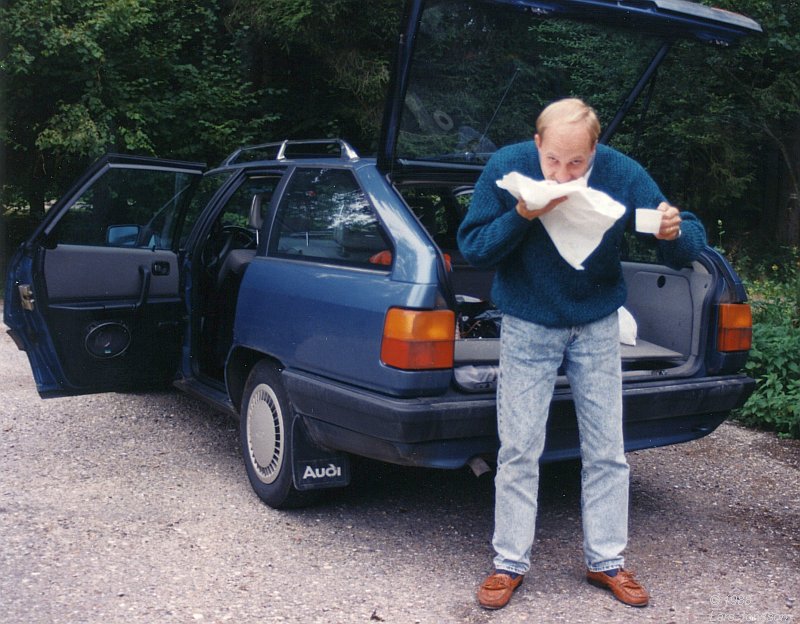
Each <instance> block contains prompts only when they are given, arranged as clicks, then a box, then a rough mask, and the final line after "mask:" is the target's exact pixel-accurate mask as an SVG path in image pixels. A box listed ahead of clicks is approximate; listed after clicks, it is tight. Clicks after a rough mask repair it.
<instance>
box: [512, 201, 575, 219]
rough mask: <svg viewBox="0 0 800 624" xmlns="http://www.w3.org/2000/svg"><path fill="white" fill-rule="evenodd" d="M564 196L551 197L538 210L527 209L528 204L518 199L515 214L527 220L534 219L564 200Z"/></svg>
mask: <svg viewBox="0 0 800 624" xmlns="http://www.w3.org/2000/svg"><path fill="white" fill-rule="evenodd" d="M566 200H567V198H566V196H564V197H556V198H555V199H551V200H550V203H548V204H547V205H546V206H545V207H544V208H540V209H539V210H528V205H527V204H526V203H525V202H524V201H523V200H521V199H520V200H519V201H518V202H517V214H519V216H521V217H523V218H525V219H527V220H528V221H533V220H534V219H538V218H539V217H541V216H542V215H543V214H547V213H548V212H550V211H551V210H552V209H553V208H555V207H556V206H558V205H559V204H560V203H561V202H563V201H566Z"/></svg>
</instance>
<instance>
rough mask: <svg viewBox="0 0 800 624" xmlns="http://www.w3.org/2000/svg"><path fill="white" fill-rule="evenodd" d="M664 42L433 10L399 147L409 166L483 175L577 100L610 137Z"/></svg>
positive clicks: (428, 12)
mask: <svg viewBox="0 0 800 624" xmlns="http://www.w3.org/2000/svg"><path fill="white" fill-rule="evenodd" d="M662 44H663V41H661V40H659V39H658V38H657V37H654V36H653V35H652V34H651V33H645V32H641V31H633V32H632V31H631V30H622V29H617V28H616V27H614V26H613V25H610V24H609V23H597V22H596V21H594V22H589V21H586V22H584V21H574V20H570V19H565V18H563V17H554V16H547V15H544V14H540V13H539V12H538V11H537V10H535V9H534V10H531V9H529V8H528V9H523V8H519V7H516V6H513V5H506V4H502V5H498V4H492V3H489V2H481V1H479V0H472V1H467V2H465V1H463V0H436V1H432V2H430V3H428V4H427V6H426V9H425V11H424V13H423V17H422V22H421V24H420V29H419V31H418V35H417V40H416V43H415V49H414V63H413V66H412V68H411V73H410V77H409V83H408V85H409V86H408V91H407V94H406V100H405V107H404V110H403V117H402V119H401V122H400V132H399V136H398V143H397V152H396V153H397V156H398V157H399V158H400V159H403V160H405V161H438V162H449V163H464V164H475V165H480V164H483V163H485V162H486V160H488V158H489V156H490V155H491V154H492V153H493V152H494V151H495V150H497V149H498V148H499V147H501V146H503V145H507V144H509V143H514V142H517V141H522V140H530V139H531V138H532V137H533V135H534V133H535V121H536V116H537V115H538V113H539V111H540V110H541V109H542V108H544V106H545V105H547V104H548V103H549V102H551V101H553V100H555V99H558V98H561V97H567V96H575V97H581V98H583V99H584V100H586V101H587V102H588V103H589V104H591V105H592V106H593V107H594V108H595V109H596V110H597V112H598V115H599V117H600V122H601V124H602V125H603V126H604V127H605V126H606V125H607V124H608V123H609V122H610V121H611V120H612V119H613V117H614V115H615V113H616V112H617V110H618V109H619V108H620V106H621V105H622V104H623V102H624V101H625V99H626V97H627V96H628V94H629V93H630V92H631V90H632V88H633V87H634V85H635V84H636V82H637V80H638V79H639V77H640V75H641V74H642V72H643V71H644V69H645V68H646V67H647V65H648V64H649V62H650V60H651V59H652V58H653V57H654V55H655V54H656V52H657V50H658V49H659V48H660V47H661V45H662Z"/></svg>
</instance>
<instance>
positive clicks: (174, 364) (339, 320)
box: [4, 0, 760, 508]
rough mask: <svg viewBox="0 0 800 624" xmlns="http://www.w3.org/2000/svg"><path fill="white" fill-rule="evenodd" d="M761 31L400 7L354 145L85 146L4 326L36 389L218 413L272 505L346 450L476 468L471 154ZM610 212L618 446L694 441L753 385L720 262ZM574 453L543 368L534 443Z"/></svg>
mask: <svg viewBox="0 0 800 624" xmlns="http://www.w3.org/2000/svg"><path fill="white" fill-rule="evenodd" d="M759 31H760V27H759V25H758V24H757V23H755V22H753V21H752V20H750V19H748V18H745V17H743V16H740V15H737V14H734V13H730V12H724V11H719V10H715V9H711V8H708V7H705V6H702V5H699V4H696V3H694V2H686V1H683V0H635V1H634V0H631V1H623V2H618V1H616V0H614V1H612V0H513V1H512V0H493V1H482V0H466V1H454V0H427V1H426V0H411V1H410V2H409V3H408V6H407V7H406V13H405V28H404V32H403V33H402V36H400V37H399V39H398V47H397V52H396V54H397V56H396V63H395V73H394V75H393V83H392V85H391V89H390V92H389V97H388V103H387V106H386V111H385V115H384V123H383V130H382V134H381V137H380V142H379V146H378V153H377V156H376V157H363V156H361V155H359V154H358V153H356V151H355V150H354V149H353V148H352V147H351V146H350V145H349V144H348V143H346V142H345V141H342V140H338V139H334V140H328V139H325V140H302V141H301V140H286V141H280V142H275V143H266V144H264V145H258V146H252V147H245V148H242V149H240V150H238V151H236V152H235V153H233V154H231V155H230V156H229V157H228V158H226V159H225V160H224V162H222V163H221V164H220V165H219V166H217V167H215V168H211V169H207V168H206V167H205V166H204V165H202V164H198V163H191V162H179V161H171V160H159V159H151V158H144V157H136V156H124V155H107V156H105V157H103V158H102V159H100V160H99V161H98V162H96V163H95V164H94V165H93V166H92V167H91V168H90V169H89V170H88V171H87V172H86V173H85V174H84V175H83V177H82V178H81V179H79V180H78V181H77V182H76V183H75V185H74V187H73V188H72V189H71V190H70V191H69V192H68V193H66V194H65V195H64V197H63V198H62V199H61V200H60V201H59V202H58V203H57V204H55V205H54V206H53V207H52V208H51V209H50V210H49V211H48V214H47V217H46V219H45V220H44V222H43V223H42V224H41V225H40V226H39V227H38V229H37V230H36V231H35V232H34V233H33V234H32V236H31V237H30V239H29V240H27V241H26V242H25V243H24V244H23V245H22V246H21V247H20V249H19V250H18V251H17V253H16V255H15V257H14V258H13V260H12V263H11V265H10V272H9V275H8V279H7V284H6V293H5V302H6V304H5V312H4V315H5V318H4V320H5V323H6V325H7V326H8V328H9V333H10V334H11V336H12V337H13V338H14V340H15V341H16V343H17V345H18V346H19V347H20V348H21V349H23V350H25V352H26V353H27V355H28V358H29V360H30V364H31V368H32V371H33V376H34V379H35V382H36V386H37V389H38V391H39V393H40V395H41V396H42V397H53V396H63V395H75V394H84V393H93V392H103V391H126V390H128V391H130V390H138V389H143V388H155V387H163V386H164V385H165V384H169V383H172V384H174V385H175V386H177V387H178V388H180V389H181V390H184V391H186V392H189V393H191V394H192V395H194V396H197V397H200V398H202V399H203V400H205V401H208V402H210V403H211V404H212V405H214V406H216V407H217V408H219V409H221V410H224V411H226V412H229V413H230V414H232V415H233V416H234V417H236V418H238V419H239V422H240V439H241V447H242V454H243V458H244V464H245V467H246V471H247V475H248V477H249V480H250V482H251V484H252V486H253V488H254V490H255V491H256V493H257V494H258V496H259V497H261V499H262V500H263V501H265V502H266V503H267V504H269V505H271V506H273V507H276V508H281V507H289V506H295V505H300V504H303V503H305V502H307V501H308V500H309V498H310V497H312V496H313V494H314V492H315V491H316V490H318V489H321V488H330V487H340V486H344V485H347V484H348V482H349V479H350V462H349V458H350V457H352V456H363V457H368V458H372V459H377V460H382V461H386V462H392V463H396V464H402V465H411V466H425V467H436V468H445V469H457V468H462V467H465V466H473V467H477V466H479V465H482V463H483V462H489V463H490V462H491V461H492V459H493V457H494V456H495V454H496V451H497V448H498V439H497V433H496V413H495V386H496V379H497V364H498V352H499V340H498V336H499V333H500V331H501V328H502V316H501V315H500V314H499V312H498V310H496V309H495V308H494V306H493V305H492V302H491V297H490V286H491V283H492V279H493V274H492V271H487V270H480V269H477V268H474V267H472V266H470V265H468V264H467V263H466V262H465V261H464V259H463V257H462V256H461V254H460V253H459V250H458V246H457V244H456V231H457V229H458V226H459V223H460V222H461V220H462V218H463V216H464V215H465V213H466V211H467V210H468V209H469V203H470V196H471V193H472V188H473V186H474V184H475V182H476V180H477V178H478V176H479V175H480V173H481V171H482V168H483V165H484V164H485V163H486V161H487V159H488V158H489V157H490V156H491V154H492V153H493V152H494V151H495V150H496V149H497V148H498V147H499V146H502V145H505V144H508V143H511V142H516V141H520V140H526V139H530V138H531V137H532V136H533V134H534V128H533V124H534V122H535V116H536V114H537V113H538V111H539V110H540V109H541V108H542V107H543V106H544V105H545V104H546V103H547V102H549V101H551V100H553V99H556V98H558V97H562V96H565V95H576V96H579V97H583V98H584V99H585V100H587V101H589V102H590V103H591V104H593V105H594V106H595V108H597V109H598V111H599V112H600V114H601V118H602V122H603V126H604V134H603V137H602V139H601V141H602V142H604V143H605V142H610V141H611V140H612V137H613V136H615V134H618V133H623V134H624V132H625V131H626V130H625V128H626V126H625V124H626V123H628V122H627V119H628V117H630V116H628V115H627V113H628V112H629V111H630V110H631V109H632V108H633V107H634V106H639V114H637V115H636V118H637V119H639V120H641V119H643V118H645V115H644V114H643V113H642V110H641V109H642V108H645V110H646V105H647V101H648V100H649V99H650V98H651V97H652V88H651V85H652V83H653V80H654V77H655V74H656V70H657V68H658V67H659V66H660V65H661V63H662V61H663V60H664V58H665V57H667V56H668V52H669V50H670V48H671V47H672V46H673V45H684V43H682V42H684V41H690V42H693V44H694V45H696V48H697V53H698V54H702V53H703V50H705V49H706V47H705V46H711V45H722V46H726V45H730V44H735V43H736V42H737V41H738V40H739V39H740V38H741V37H742V36H745V35H748V34H750V33H757V32H759ZM609 59H612V60H609ZM587 90H590V91H587ZM642 94H644V96H645V97H642V98H640V97H639V96H640V95H642ZM639 100H643V103H642V102H639ZM637 102H639V103H638V104H637ZM657 122H658V120H657V119H652V118H651V119H649V120H648V121H647V123H657ZM590 183H591V181H590ZM628 208H629V213H630V212H631V210H632V208H633V207H628ZM626 218H627V217H626ZM629 229H630V230H631V232H630V244H629V245H628V247H629V249H628V250H627V251H626V254H625V261H624V263H623V271H624V274H625V279H626V284H627V288H628V299H627V302H626V304H625V307H626V309H627V310H629V311H630V312H631V314H632V315H633V317H634V318H635V320H636V322H637V325H638V338H637V340H636V343H635V344H633V345H623V349H622V353H623V355H622V363H621V364H622V367H623V371H624V406H625V407H624V410H625V411H624V431H625V439H626V447H627V449H628V450H633V449H642V448H647V447H654V446H660V445H667V444H673V443H678V442H684V441H688V440H692V439H696V438H699V437H701V436H704V435H706V434H708V433H710V432H712V431H713V430H714V429H715V428H716V427H717V426H718V425H719V424H720V423H721V422H722V421H723V420H725V418H726V417H727V416H728V414H729V412H730V411H731V410H732V409H735V408H737V407H739V406H741V405H742V404H743V403H744V401H745V400H746V399H747V397H748V395H749V394H750V393H751V392H752V390H753V385H754V382H753V380H752V379H750V378H748V377H747V376H745V375H744V374H743V373H742V372H741V370H742V368H743V365H744V363H745V361H746V358H747V354H748V350H749V348H750V335H751V320H750V308H749V306H748V305H747V303H746V302H747V296H746V293H745V290H744V287H743V285H742V283H741V281H740V279H739V278H738V276H737V274H736V273H735V271H734V270H733V269H732V267H731V266H730V264H729V263H728V262H727V261H726V260H725V259H724V258H723V257H722V256H721V255H720V254H719V253H718V252H717V251H716V250H714V249H712V248H708V249H706V250H705V251H704V252H703V254H702V256H701V257H700V258H699V259H698V260H697V261H695V262H693V263H692V264H690V265H687V266H683V267H680V268H677V269H676V268H668V267H666V266H664V265H663V264H661V263H660V262H659V261H658V257H657V255H656V254H655V253H654V251H653V248H652V247H650V246H649V243H650V242H652V241H648V240H647V237H646V236H641V235H636V234H635V233H634V231H633V227H632V225H631V227H630V228H629ZM651 238H652V237H651ZM579 455H580V452H579V446H578V435H577V426H576V422H575V414H574V406H573V403H572V398H571V394H570V388H569V384H568V383H567V381H566V378H564V377H559V380H558V384H557V388H556V391H555V395H554V398H553V402H552V405H551V414H550V420H549V425H548V438H547V447H546V451H545V456H544V460H545V461H555V460H563V459H571V458H577V457H579Z"/></svg>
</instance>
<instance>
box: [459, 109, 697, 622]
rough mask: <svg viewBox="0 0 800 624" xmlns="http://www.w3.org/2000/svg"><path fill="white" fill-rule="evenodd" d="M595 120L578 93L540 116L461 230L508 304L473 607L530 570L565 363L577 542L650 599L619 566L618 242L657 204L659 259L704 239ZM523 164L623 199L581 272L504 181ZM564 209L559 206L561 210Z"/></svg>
mask: <svg viewBox="0 0 800 624" xmlns="http://www.w3.org/2000/svg"><path fill="white" fill-rule="evenodd" d="M599 135H600V123H599V121H598V119H597V115H596V114H595V112H594V110H593V109H592V108H590V107H589V106H587V105H586V104H585V103H584V102H582V101H581V100H578V99H572V98H571V99H565V100H560V101H558V102H555V103H553V104H551V105H550V106H548V107H547V108H546V109H545V110H544V111H542V113H541V115H540V116H539V118H538V120H537V123H536V135H535V137H534V141H527V142H524V143H519V144H515V145H510V146H507V147H504V148H502V149H500V150H499V151H497V152H496V153H495V154H494V156H493V157H492V158H491V159H490V160H489V162H488V163H487V165H486V168H485V169H484V171H483V174H482V175H481V177H480V179H479V180H478V183H477V184H476V186H475V192H474V195H473V198H472V204H471V206H470V209H469V212H468V214H467V216H466V218H465V219H464V222H463V223H462V225H461V228H460V230H459V236H458V240H459V246H460V249H461V252H462V253H463V255H464V256H465V258H466V259H467V260H468V261H469V262H470V263H471V264H473V265H475V266H478V267H484V268H489V267H494V268H496V275H495V281H494V284H493V287H492V299H493V300H494V303H495V304H496V305H497V306H498V307H499V308H500V309H501V310H502V312H503V314H504V316H503V330H502V335H501V347H500V379H499V384H498V389H497V426H498V433H499V436H500V451H499V454H498V465H497V475H496V477H495V488H496V500H495V529H494V537H493V541H492V543H493V546H494V550H495V553H496V556H495V558H494V568H495V571H494V573H493V574H491V575H490V576H489V577H488V578H487V579H486V580H485V581H484V582H483V583H482V584H481V586H480V588H479V590H478V601H479V603H480V604H481V606H483V607H485V608H489V609H499V608H501V607H504V606H505V605H506V604H507V603H508V601H509V600H510V599H511V595H512V593H513V592H514V590H515V589H516V588H517V587H518V586H519V585H520V583H521V582H522V579H523V576H524V575H525V574H526V573H528V571H529V568H530V554H531V548H532V545H533V540H534V532H535V525H536V512H537V493H538V486H539V458H540V456H541V454H542V451H543V449H544V444H545V425H546V422H547V415H548V407H549V404H550V400H551V398H552V395H553V390H554V387H555V383H556V375H557V371H558V369H559V367H561V366H562V365H563V367H564V371H565V373H566V375H567V378H568V380H569V383H570V386H571V389H572V394H573V397H574V401H575V408H576V412H577V418H578V426H579V431H580V440H581V457H582V461H583V472H582V495H581V507H582V517H583V536H584V542H583V548H584V555H585V560H586V566H587V580H588V581H589V583H591V584H593V585H596V586H598V587H602V588H605V589H609V590H611V591H612V592H613V594H614V596H616V597H617V598H618V599H619V600H621V601H622V602H624V603H625V604H628V605H633V606H638V607H644V606H646V605H647V604H648V601H649V595H648V593H647V591H646V590H645V589H644V587H642V586H641V585H640V584H639V583H638V582H637V581H636V580H635V579H634V578H633V575H632V574H631V573H630V572H629V571H627V570H625V569H624V559H623V555H622V553H623V551H624V549H625V546H626V543H627V536H628V463H627V461H626V459H625V453H624V445H623V436H622V372H621V365H620V348H619V325H618V319H617V310H618V308H619V307H620V306H621V305H622V304H623V303H624V302H625V298H626V289H625V283H624V280H623V276H622V269H621V264H620V262H621V261H620V256H619V250H620V247H621V245H622V238H623V233H624V231H625V229H626V227H628V226H629V224H630V222H631V219H632V214H633V213H634V210H635V208H642V207H649V208H655V207H657V208H658V209H659V210H661V211H662V212H663V216H662V220H661V228H660V230H659V231H658V233H657V234H656V235H655V237H656V238H657V239H659V242H658V247H659V253H660V254H661V257H662V259H663V261H664V262H666V263H667V264H669V265H671V266H680V265H682V264H684V263H686V262H688V261H690V260H692V259H694V258H696V257H697V255H698V254H699V253H700V251H701V250H702V249H703V247H704V246H705V244H706V237H705V231H704V229H703V226H702V224H701V223H700V222H699V220H698V219H697V218H696V217H695V216H694V215H692V214H690V213H688V212H681V211H679V210H678V209H677V208H675V207H673V206H670V205H669V204H668V203H667V202H666V201H665V197H664V195H663V194H662V193H661V191H660V190H659V188H658V186H657V185H656V183H655V182H654V181H653V180H652V178H651V177H650V176H649V175H648V174H647V172H646V171H645V170H644V169H643V168H642V167H641V166H640V165H639V164H637V163H636V162H635V161H633V160H632V159H630V158H628V157H627V156H625V155H623V154H621V153H620V152H617V151H615V150H613V149H611V148H609V147H606V146H604V145H598V142H597V141H598V138H599ZM511 171H517V172H519V173H522V174H523V175H526V176H528V177H530V178H533V179H535V180H543V179H545V180H551V181H554V182H558V183H564V182H569V181H572V180H576V179H580V178H585V179H586V180H587V182H588V185H589V186H590V187H591V188H594V189H597V190H600V191H603V192H604V193H606V194H608V195H609V196H610V197H611V198H613V199H614V200H616V201H617V202H619V203H620V204H622V205H623V206H625V214H624V215H623V216H622V217H621V218H620V219H619V220H618V221H617V222H615V223H614V224H613V225H612V226H611V228H610V229H609V230H608V231H607V232H606V233H605V235H604V236H603V238H602V241H601V243H600V245H599V246H598V247H597V248H596V249H595V250H594V251H593V252H592V253H591V254H590V256H589V257H588V258H587V259H586V260H585V262H584V263H583V264H584V270H577V269H575V268H574V267H573V266H571V265H570V264H568V263H567V262H566V261H565V260H564V259H563V258H562V257H561V256H560V255H559V253H558V251H557V250H556V248H555V246H554V244H553V241H552V240H551V239H550V237H549V236H548V234H547V231H546V230H545V228H544V227H543V225H542V223H541V221H540V220H539V217H541V216H542V215H543V214H545V213H547V212H549V211H551V210H553V209H554V208H555V207H556V206H558V204H560V203H561V202H562V201H564V200H565V198H564V197H561V198H558V199H555V200H553V201H551V202H550V203H548V204H547V205H546V206H544V207H543V208H540V209H529V208H528V207H527V206H526V204H525V203H524V202H523V201H521V200H520V201H517V200H515V199H514V198H513V197H512V196H511V194H509V193H507V192H506V191H504V190H502V189H500V188H498V186H497V185H496V181H497V180H499V179H501V178H502V177H503V176H504V175H505V174H506V173H509V172H511ZM562 209H563V208H562Z"/></svg>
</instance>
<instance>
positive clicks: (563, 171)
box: [534, 123, 595, 183]
mask: <svg viewBox="0 0 800 624" xmlns="http://www.w3.org/2000/svg"><path fill="white" fill-rule="evenodd" d="M534 140H535V141H536V147H537V148H538V149H539V162H540V164H541V166H542V172H543V173H544V177H545V179H546V180H554V181H555V182H558V183H563V182H570V181H571V180H577V179H578V178H580V177H582V176H583V175H584V174H585V173H586V172H587V171H589V167H591V165H592V160H593V159H594V152H595V144H594V141H593V140H592V138H591V135H590V134H589V130H588V129H587V128H586V126H584V125H583V124H580V123H578V124H569V123H562V124H559V123H555V124H552V125H550V126H549V127H548V128H547V132H545V133H544V134H543V135H538V134H537V135H536V136H535V137H534Z"/></svg>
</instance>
